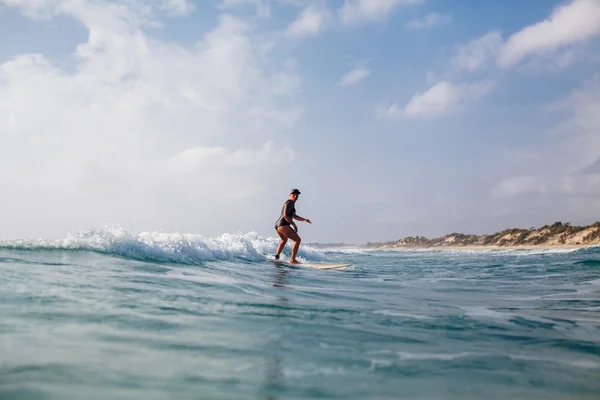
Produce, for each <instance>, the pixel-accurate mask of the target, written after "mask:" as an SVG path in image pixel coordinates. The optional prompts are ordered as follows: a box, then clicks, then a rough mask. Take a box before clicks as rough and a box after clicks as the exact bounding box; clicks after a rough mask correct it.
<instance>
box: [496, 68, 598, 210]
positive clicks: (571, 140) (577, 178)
mask: <svg viewBox="0 0 600 400" xmlns="http://www.w3.org/2000/svg"><path fill="white" fill-rule="evenodd" d="M563 110H566V111H568V112H569V113H570V115H568V117H567V118H566V120H565V121H563V122H562V123H561V124H560V125H559V126H558V127H557V128H556V129H554V130H553V131H552V132H551V133H552V134H551V135H549V137H548V140H546V141H545V142H546V143H545V144H546V145H545V146H544V147H543V148H542V147H540V145H539V143H538V142H536V144H535V149H534V150H535V153H533V152H532V151H528V150H526V149H520V150H519V151H518V154H517V155H518V156H519V158H521V159H524V161H525V162H526V165H521V166H520V168H521V169H523V168H524V167H525V166H526V168H527V170H528V172H529V173H528V174H527V175H526V176H524V175H522V176H509V177H506V178H504V179H502V180H501V181H500V182H499V183H498V184H497V185H495V186H494V187H493V188H492V190H491V192H490V194H491V196H492V197H495V198H503V199H509V198H518V197H523V196H527V195H529V196H531V195H536V196H546V197H549V198H552V199H553V201H554V204H562V203H560V202H566V203H569V202H575V201H576V200H577V201H576V202H575V203H573V204H575V205H576V206H575V205H573V206H572V208H573V212H575V211H576V214H577V215H582V216H589V215H595V213H596V211H597V209H598V205H599V204H598V201H597V199H598V195H600V169H598V165H600V161H599V157H600V79H598V78H596V79H595V80H593V81H591V82H588V83H587V84H586V85H585V87H583V88H582V89H580V90H577V91H575V92H574V93H573V94H571V95H570V96H568V98H567V99H566V100H565V101H563V102H561V103H560V104H557V105H554V106H553V107H551V108H550V110H548V111H549V112H552V113H555V114H556V113H558V112H560V111H563ZM534 154H535V156H534ZM521 155H522V156H521ZM557 160H558V161H557ZM506 161H507V166H513V165H514V164H515V158H513V157H511V158H509V159H507V160H506ZM515 175H516V174H515ZM566 203H565V204H566Z"/></svg>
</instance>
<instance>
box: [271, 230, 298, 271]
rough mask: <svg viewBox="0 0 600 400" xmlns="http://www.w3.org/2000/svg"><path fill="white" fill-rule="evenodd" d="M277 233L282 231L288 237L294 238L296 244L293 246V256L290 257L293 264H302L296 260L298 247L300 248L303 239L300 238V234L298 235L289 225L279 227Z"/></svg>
mask: <svg viewBox="0 0 600 400" xmlns="http://www.w3.org/2000/svg"><path fill="white" fill-rule="evenodd" d="M277 233H281V234H282V235H283V236H285V237H286V238H289V239H292V240H293V241H294V246H293V247H292V256H291V257H290V263H291V264H300V263H299V262H298V261H297V260H296V254H298V249H299V248H300V242H301V241H302V239H300V236H298V234H297V233H296V231H295V230H293V229H292V227H291V226H287V225H286V226H280V227H279V228H277Z"/></svg>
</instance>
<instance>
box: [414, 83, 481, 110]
mask: <svg viewBox="0 0 600 400" xmlns="http://www.w3.org/2000/svg"><path fill="white" fill-rule="evenodd" d="M492 87H493V83H491V82H479V83H473V84H453V83H451V82H447V81H441V82H438V83H437V84H435V85H434V86H432V87H431V88H429V89H428V90H427V91H425V92H423V93H417V94H415V95H414V96H413V97H412V99H411V100H410V101H409V102H408V104H407V105H406V106H405V107H404V110H403V113H404V115H406V116H408V117H427V116H436V115H443V114H446V113H449V112H452V111H454V110H456V109H457V108H458V107H459V106H460V105H461V104H463V103H464V102H466V101H470V100H474V99H477V98H479V97H481V96H484V95H485V94H487V93H489V92H490V91H491V90H492Z"/></svg>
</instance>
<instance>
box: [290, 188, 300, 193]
mask: <svg viewBox="0 0 600 400" xmlns="http://www.w3.org/2000/svg"><path fill="white" fill-rule="evenodd" d="M290 194H300V191H299V190H298V189H292V190H291V191H290Z"/></svg>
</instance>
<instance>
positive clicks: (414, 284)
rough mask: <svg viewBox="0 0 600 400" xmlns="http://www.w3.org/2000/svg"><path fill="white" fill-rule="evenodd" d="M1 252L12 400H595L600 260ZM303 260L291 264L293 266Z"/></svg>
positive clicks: (95, 240)
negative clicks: (335, 266) (329, 265)
mask: <svg viewBox="0 0 600 400" xmlns="http://www.w3.org/2000/svg"><path fill="white" fill-rule="evenodd" d="M276 244H277V242H276V240H275V239H273V238H261V237H259V236H257V235H255V234H245V235H242V234H239V235H233V234H232V235H223V236H221V237H218V238H203V237H201V236H199V235H181V234H173V233H156V232H155V233H146V234H141V235H130V234H128V233H127V232H125V231H123V230H120V229H108V228H107V229H102V230H92V231H89V232H84V233H81V234H77V235H73V236H70V237H68V238H65V239H62V240H28V241H3V242H0V398H1V399H378V400H381V399H529V400H531V399H597V398H599V397H600V248H588V249H581V250H575V251H565V250H540V251H524V250H519V251H471V252H467V251H462V252H461V251H455V252H444V251H364V250H360V249H356V250H343V251H335V250H331V251H327V250H320V251H319V250H315V249H309V248H307V247H305V246H303V248H302V249H301V253H300V255H301V256H302V258H303V259H305V260H311V261H330V262H336V263H337V262H341V263H350V264H352V265H351V266H350V267H348V268H343V269H339V270H316V269H311V268H292V267H281V266H276V265H275V264H273V263H272V262H270V261H269V260H268V258H267V257H266V256H267V255H269V254H272V253H273V251H274V250H275V246H276ZM286 252H287V253H288V254H289V248H288V249H287V250H286Z"/></svg>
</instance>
